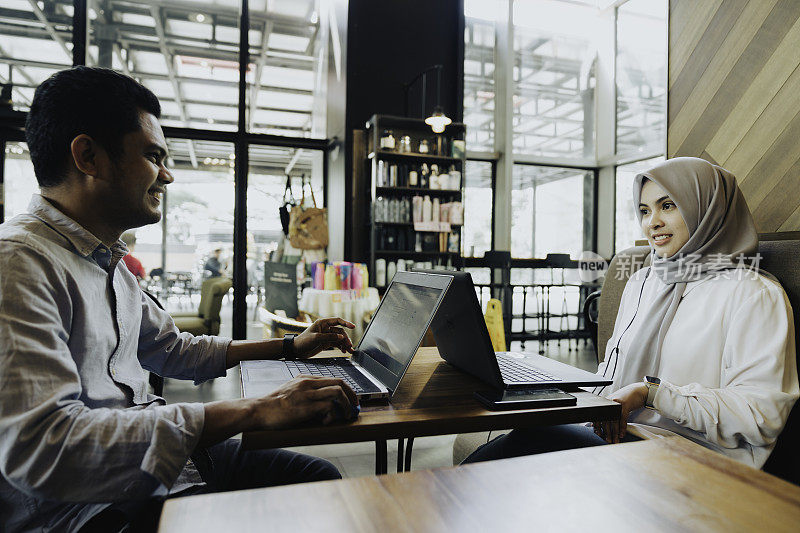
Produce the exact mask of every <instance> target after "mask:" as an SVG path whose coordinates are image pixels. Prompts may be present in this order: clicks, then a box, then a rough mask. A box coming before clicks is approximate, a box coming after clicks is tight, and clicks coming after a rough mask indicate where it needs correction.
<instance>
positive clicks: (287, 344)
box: [283, 333, 297, 359]
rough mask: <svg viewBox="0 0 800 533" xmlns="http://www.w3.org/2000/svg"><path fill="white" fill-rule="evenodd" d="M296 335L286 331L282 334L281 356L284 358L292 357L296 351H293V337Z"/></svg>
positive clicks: (295, 354)
mask: <svg viewBox="0 0 800 533" xmlns="http://www.w3.org/2000/svg"><path fill="white" fill-rule="evenodd" d="M295 337H297V334H295V333H287V334H286V335H284V336H283V357H284V358H285V359H294V357H295V356H297V353H296V352H295V351H294V338H295Z"/></svg>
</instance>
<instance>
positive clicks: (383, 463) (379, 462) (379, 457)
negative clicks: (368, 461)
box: [375, 439, 389, 476]
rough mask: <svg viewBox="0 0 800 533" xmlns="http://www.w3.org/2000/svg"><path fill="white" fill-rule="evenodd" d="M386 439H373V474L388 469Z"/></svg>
mask: <svg viewBox="0 0 800 533" xmlns="http://www.w3.org/2000/svg"><path fill="white" fill-rule="evenodd" d="M387 448H388V447H387V445H386V439H382V440H376V441H375V475H376V476H380V475H381V474H385V473H386V472H387V471H388V469H389V465H388V462H389V459H388V453H389V452H388V451H387Z"/></svg>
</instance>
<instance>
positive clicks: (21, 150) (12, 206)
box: [2, 142, 39, 220]
mask: <svg viewBox="0 0 800 533" xmlns="http://www.w3.org/2000/svg"><path fill="white" fill-rule="evenodd" d="M5 151H6V162H5V168H4V169H3V181H4V182H3V184H2V185H3V188H2V190H3V196H2V202H3V215H4V217H5V220H9V219H11V218H13V217H15V216H17V215H19V214H21V213H27V212H28V203H30V201H31V196H32V195H33V194H35V193H38V192H39V185H38V184H37V182H36V175H35V174H34V173H33V163H31V154H30V152H28V145H27V144H25V143H16V142H10V143H6V145H5Z"/></svg>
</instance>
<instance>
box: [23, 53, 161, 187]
mask: <svg viewBox="0 0 800 533" xmlns="http://www.w3.org/2000/svg"><path fill="white" fill-rule="evenodd" d="M140 110H141V111H145V112H147V113H150V114H152V115H154V116H155V117H156V118H159V117H160V116H161V105H160V104H159V103H158V98H156V95H154V94H153V93H152V92H151V91H150V90H149V89H147V88H146V87H145V86H143V85H141V84H140V83H138V82H137V81H135V80H133V79H132V78H129V77H128V76H125V75H123V74H120V73H118V72H114V71H113V70H109V69H105V68H95V67H82V66H81V67H74V68H71V69H67V70H62V71H61V72H57V73H55V74H53V75H52V76H50V77H49V78H48V79H46V80H45V81H44V82H42V84H41V85H39V87H38V88H37V89H36V93H35V94H34V95H33V103H32V104H31V110H30V112H29V113H28V120H27V122H26V124H25V137H26V139H27V141H28V149H29V150H30V153H31V161H32V162H33V170H34V173H35V174H36V180H37V181H38V182H39V186H40V187H54V186H56V185H58V184H60V183H61V182H62V181H64V179H65V178H66V175H67V161H68V158H69V157H70V143H71V142H72V139H74V138H75V137H77V136H78V135H80V134H86V135H88V136H90V137H91V138H92V139H94V141H95V142H97V143H98V144H100V145H101V146H102V147H103V148H105V149H106V150H107V151H108V152H109V153H110V154H111V156H112V157H113V158H115V159H117V158H119V157H120V156H121V155H122V137H123V136H124V135H125V134H126V133H131V132H134V131H138V130H139V129H140V128H141V127H142V125H141V123H140V121H139V112H140Z"/></svg>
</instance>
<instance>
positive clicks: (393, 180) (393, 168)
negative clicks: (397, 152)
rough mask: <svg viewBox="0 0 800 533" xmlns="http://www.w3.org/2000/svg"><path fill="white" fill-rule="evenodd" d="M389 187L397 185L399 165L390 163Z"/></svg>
mask: <svg viewBox="0 0 800 533" xmlns="http://www.w3.org/2000/svg"><path fill="white" fill-rule="evenodd" d="M388 185H389V187H397V165H394V164H392V165H389V184H388Z"/></svg>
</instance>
